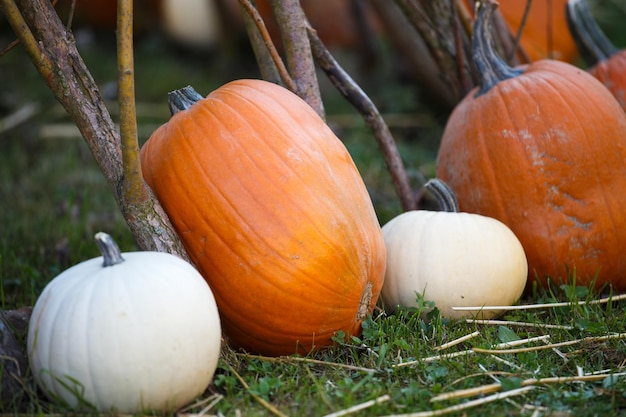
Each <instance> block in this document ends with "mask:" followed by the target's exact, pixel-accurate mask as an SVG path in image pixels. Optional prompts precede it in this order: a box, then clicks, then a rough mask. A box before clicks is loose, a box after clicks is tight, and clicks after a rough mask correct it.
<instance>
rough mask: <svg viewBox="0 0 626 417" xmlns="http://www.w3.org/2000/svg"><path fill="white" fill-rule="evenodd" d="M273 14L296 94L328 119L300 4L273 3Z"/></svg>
mask: <svg viewBox="0 0 626 417" xmlns="http://www.w3.org/2000/svg"><path fill="white" fill-rule="evenodd" d="M272 10H273V12H274V16H275V17H276V22H277V23H278V27H279V28H280V33H281V36H282V40H283V44H284V47H285V55H286V58H287V67H288V68H289V73H290V74H291V77H292V78H293V80H294V81H295V85H296V91H294V92H295V93H296V94H297V95H298V96H300V97H301V98H302V99H303V100H304V101H306V102H307V103H309V105H310V106H311V107H312V108H313V109H314V110H315V111H316V112H317V114H318V115H319V116H320V117H322V118H323V119H324V118H325V112H324V104H323V102H322V97H321V93H320V90H319V83H318V82H317V74H316V72H315V63H314V62H313V56H312V55H311V45H310V44H309V37H308V34H307V26H309V25H308V23H307V19H306V16H305V15H304V11H303V10H302V7H300V1H299V0H272Z"/></svg>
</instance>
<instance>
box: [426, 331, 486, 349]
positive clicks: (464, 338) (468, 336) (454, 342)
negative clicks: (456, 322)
mask: <svg viewBox="0 0 626 417" xmlns="http://www.w3.org/2000/svg"><path fill="white" fill-rule="evenodd" d="M479 335H480V332H479V331H475V332H473V333H470V334H466V335H465V336H462V337H459V338H458V339H455V340H452V341H450V342H448V343H444V344H443V345H440V346H437V347H436V348H435V350H444V349H448V348H451V347H452V346H456V345H458V344H460V343H463V342H465V341H467V340H470V339H473V338H474V337H476V336H479Z"/></svg>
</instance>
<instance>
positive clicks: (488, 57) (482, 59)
mask: <svg viewBox="0 0 626 417" xmlns="http://www.w3.org/2000/svg"><path fill="white" fill-rule="evenodd" d="M497 7H498V3H497V2H495V1H481V2H480V3H479V6H478V11H477V12H476V20H475V21H474V35H473V36H472V62H473V63H474V66H475V67H476V70H478V73H479V76H480V79H479V82H478V92H477V93H476V97H478V96H480V95H482V94H484V93H486V92H487V91H489V90H490V89H491V87H493V86H494V85H496V84H498V83H499V82H500V81H503V80H506V79H508V78H514V77H517V76H518V75H520V74H521V73H523V72H524V71H523V70H521V69H516V68H512V67H511V66H509V65H508V64H507V63H506V62H504V61H503V60H502V58H500V56H498V54H497V52H496V50H495V46H494V41H493V37H492V35H491V24H490V23H491V16H492V14H493V12H494V10H496V8H497Z"/></svg>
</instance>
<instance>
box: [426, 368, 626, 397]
mask: <svg viewBox="0 0 626 417" xmlns="http://www.w3.org/2000/svg"><path fill="white" fill-rule="evenodd" d="M624 375H626V372H622V373H615V374H602V375H580V376H556V377H549V378H529V379H525V380H523V381H522V382H521V386H522V387H529V386H533V385H539V384H546V385H547V384H566V383H569V382H593V381H602V380H604V379H605V378H607V377H618V376H624ZM501 389H502V384H487V385H482V386H480V387H473V388H466V389H460V390H456V391H452V392H446V393H444V394H439V395H436V396H434V397H433V398H431V399H430V401H432V402H438V401H447V400H458V399H461V398H468V397H473V396H476V395H484V394H490V393H492V392H497V391H500V390H501Z"/></svg>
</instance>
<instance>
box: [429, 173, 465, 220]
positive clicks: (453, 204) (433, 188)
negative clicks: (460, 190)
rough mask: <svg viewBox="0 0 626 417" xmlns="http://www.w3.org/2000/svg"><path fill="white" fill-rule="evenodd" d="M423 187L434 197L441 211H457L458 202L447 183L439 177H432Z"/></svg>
mask: <svg viewBox="0 0 626 417" xmlns="http://www.w3.org/2000/svg"><path fill="white" fill-rule="evenodd" d="M424 187H425V188H426V189H427V190H428V191H430V193H431V194H432V195H433V196H434V197H435V199H436V200H437V203H438V204H439V208H440V209H441V211H446V212H449V213H458V212H459V202H458V201H457V199H456V195H454V191H452V189H451V188H450V187H449V186H448V184H446V183H445V182H443V181H442V180H440V179H439V178H433V179H431V180H428V182H427V183H426V184H425V185H424Z"/></svg>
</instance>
